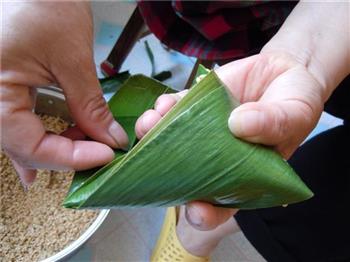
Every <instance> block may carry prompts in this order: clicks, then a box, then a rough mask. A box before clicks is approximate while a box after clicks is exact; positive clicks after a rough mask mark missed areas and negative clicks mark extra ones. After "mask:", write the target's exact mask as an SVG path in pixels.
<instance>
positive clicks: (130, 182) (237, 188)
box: [64, 72, 312, 209]
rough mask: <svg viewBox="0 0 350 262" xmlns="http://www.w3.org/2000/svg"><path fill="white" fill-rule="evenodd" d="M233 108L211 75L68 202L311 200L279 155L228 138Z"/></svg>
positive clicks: (257, 204) (267, 203)
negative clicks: (229, 118)
mask: <svg viewBox="0 0 350 262" xmlns="http://www.w3.org/2000/svg"><path fill="white" fill-rule="evenodd" d="M116 106H117V104H116ZM236 106H238V102H237V101H235V100H234V99H233V98H232V97H231V96H230V95H229V94H228V92H227V91H226V88H225V87H224V85H223V84H222V83H221V82H220V81H219V79H218V78H217V77H216V75H215V73H214V72H211V73H209V74H208V75H207V76H206V77H205V78H204V79H203V80H201V81H199V83H198V84H196V85H195V86H194V87H193V88H192V89H191V90H190V91H189V93H188V94H187V95H186V96H185V97H184V98H183V99H182V100H181V101H180V102H179V103H178V104H177V105H175V106H174V107H173V109H172V110H171V111H169V112H168V113H167V114H166V116H165V117H164V118H163V119H162V120H161V121H160V122H159V123H158V124H157V125H156V126H155V127H154V128H153V129H152V130H151V131H150V132H149V133H148V134H146V136H145V137H144V138H143V139H142V140H141V141H139V142H138V143H137V144H136V145H135V146H134V147H133V148H132V149H131V150H130V151H129V152H128V153H127V154H125V155H121V156H119V157H118V158H116V159H115V160H114V161H113V162H112V163H110V164H108V165H107V166H105V167H104V168H102V169H100V170H98V171H97V172H96V173H95V174H94V175H93V176H92V177H90V178H89V179H88V180H86V182H85V183H82V184H80V185H79V186H78V187H76V188H75V190H74V191H72V192H71V193H70V194H69V195H68V196H67V198H66V199H65V202H64V205H65V206H66V207H70V208H86V207H98V208H102V207H141V206H173V205H180V204H183V203H186V202H189V201H193V200H202V201H206V202H209V203H213V204H214V205H217V206H223V207H234V208H241V209H251V208H264V207H272V206H279V205H283V204H290V203H295V202H299V201H303V200H306V199H308V198H310V197H312V192H311V191H310V190H309V189H308V188H307V186H306V185H305V184H304V183H303V182H302V181H301V179H300V178H299V177H298V176H297V174H296V173H295V172H294V171H293V169H292V168H291V167H290V166H289V165H288V163H287V162H286V161H285V160H283V159H282V158H281V157H280V156H279V155H278V154H277V153H276V152H274V151H272V150H271V149H269V148H267V147H264V146H261V145H256V144H251V143H247V142H244V141H242V140H240V139H238V138H235V137H234V136H233V135H232V134H231V132H230V130H229V129H228V127H227V119H228V117H229V115H230V112H231V111H232V110H233V108H235V107H236ZM113 109H114V110H117V108H113ZM120 110H121V111H123V110H127V108H124V109H123V110H122V109H120Z"/></svg>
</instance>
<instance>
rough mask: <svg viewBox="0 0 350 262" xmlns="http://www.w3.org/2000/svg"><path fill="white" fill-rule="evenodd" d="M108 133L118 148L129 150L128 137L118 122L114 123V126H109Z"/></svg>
mask: <svg viewBox="0 0 350 262" xmlns="http://www.w3.org/2000/svg"><path fill="white" fill-rule="evenodd" d="M108 132H109V134H110V135H111V137H112V138H113V140H114V141H115V142H116V144H117V147H119V148H122V149H125V150H126V149H128V143H129V139H128V135H127V134H126V132H125V131H124V129H123V128H122V126H121V125H120V124H119V123H118V122H116V121H113V122H112V124H111V125H110V126H109V129H108Z"/></svg>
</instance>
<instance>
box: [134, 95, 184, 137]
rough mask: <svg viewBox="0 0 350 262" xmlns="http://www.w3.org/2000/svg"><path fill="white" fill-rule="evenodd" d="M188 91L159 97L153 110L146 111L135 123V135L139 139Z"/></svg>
mask: <svg viewBox="0 0 350 262" xmlns="http://www.w3.org/2000/svg"><path fill="white" fill-rule="evenodd" d="M187 92H188V90H183V91H181V92H178V93H175V94H165V95H161V96H160V97H159V98H158V99H157V101H156V103H155V106H154V108H155V109H154V110H152V109H151V110H147V111H146V112H145V113H143V114H142V115H141V116H140V117H139V119H138V120H137V121H136V125H135V133H136V136H137V138H138V139H141V138H142V137H143V136H144V135H145V134H146V133H147V132H148V131H149V130H150V129H151V128H152V127H153V126H155V125H156V124H157V123H158V122H159V121H160V119H161V118H162V117H163V116H164V115H165V114H166V113H167V112H168V111H169V110H170V109H171V108H172V107H173V106H174V105H175V104H176V103H177V102H178V101H180V100H181V99H182V98H183V97H184V96H185V95H186V94H187Z"/></svg>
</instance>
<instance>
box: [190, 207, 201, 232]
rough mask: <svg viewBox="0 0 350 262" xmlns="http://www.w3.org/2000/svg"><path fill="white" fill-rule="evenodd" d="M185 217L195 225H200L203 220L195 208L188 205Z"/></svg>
mask: <svg viewBox="0 0 350 262" xmlns="http://www.w3.org/2000/svg"><path fill="white" fill-rule="evenodd" d="M186 219H187V221H188V222H189V223H190V224H191V225H193V226H195V227H201V225H202V222H203V219H202V216H201V215H200V213H199V211H198V210H197V208H195V207H193V206H190V205H188V206H186Z"/></svg>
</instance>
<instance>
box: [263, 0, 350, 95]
mask: <svg viewBox="0 0 350 262" xmlns="http://www.w3.org/2000/svg"><path fill="white" fill-rule="evenodd" d="M347 7H348V3H341V4H340V5H339V4H333V3H310V2H309V3H299V4H298V5H297V6H296V8H295V9H294V10H293V12H292V13H291V14H290V16H289V17H288V19H287V20H286V21H285V23H284V24H283V26H282V27H281V29H280V30H279V32H278V33H277V34H276V35H275V36H274V37H273V38H272V39H271V40H270V41H269V42H268V43H267V44H266V45H265V46H264V48H263V49H262V51H261V53H263V54H271V53H273V54H283V55H287V56H289V57H290V59H291V60H294V61H295V62H297V63H298V64H299V65H302V66H304V67H305V69H306V70H307V71H308V72H309V73H310V74H311V75H312V76H313V77H314V78H315V80H316V81H317V82H318V83H319V85H320V88H321V92H322V99H323V101H324V102H325V101H326V100H327V99H328V98H329V96H330V95H331V93H332V92H333V91H334V89H335V88H336V87H337V86H338V84H339V83H340V82H341V81H342V80H343V79H344V78H345V77H346V76H347V75H348V74H349V73H350V64H349V63H350V57H349V52H350V48H349V47H350V37H349V34H350V32H349V28H348V27H347V26H346V23H347V21H348V19H349V14H348V13H347ZM330 13H332V17H333V18H332V19H329V14H330Z"/></svg>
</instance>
